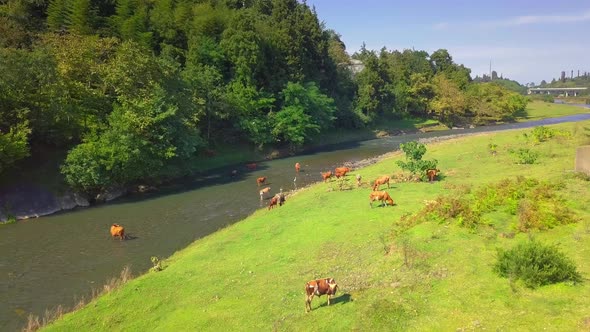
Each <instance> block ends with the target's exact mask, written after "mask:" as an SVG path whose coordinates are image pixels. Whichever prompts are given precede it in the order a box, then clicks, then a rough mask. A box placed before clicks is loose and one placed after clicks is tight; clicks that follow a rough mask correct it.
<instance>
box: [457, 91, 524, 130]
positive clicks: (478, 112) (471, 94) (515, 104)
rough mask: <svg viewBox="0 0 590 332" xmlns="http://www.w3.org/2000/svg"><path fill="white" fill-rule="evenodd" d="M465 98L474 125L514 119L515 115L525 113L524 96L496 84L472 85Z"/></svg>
mask: <svg viewBox="0 0 590 332" xmlns="http://www.w3.org/2000/svg"><path fill="white" fill-rule="evenodd" d="M467 98H468V103H469V109H470V111H471V113H472V114H473V122H475V123H476V124H487V123H490V122H495V121H507V120H511V119H514V117H515V115H516V114H518V113H520V112H524V111H525V109H526V105H527V99H526V98H525V97H524V96H522V95H520V94H518V93H516V92H512V91H509V90H508V89H506V88H504V87H502V86H501V85H498V84H496V82H491V83H481V84H472V85H471V86H469V88H468V90H467Z"/></svg>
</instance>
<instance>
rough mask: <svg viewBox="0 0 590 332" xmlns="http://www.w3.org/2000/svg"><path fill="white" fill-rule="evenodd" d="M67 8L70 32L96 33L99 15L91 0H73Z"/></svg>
mask: <svg viewBox="0 0 590 332" xmlns="http://www.w3.org/2000/svg"><path fill="white" fill-rule="evenodd" d="M67 10H68V16H67V20H66V21H67V26H68V30H69V31H70V32H73V33H76V34H80V35H90V34H93V33H95V29H96V26H97V19H98V15H97V10H96V8H95V7H94V6H93V4H92V1H91V0H71V1H69V2H68V8H67Z"/></svg>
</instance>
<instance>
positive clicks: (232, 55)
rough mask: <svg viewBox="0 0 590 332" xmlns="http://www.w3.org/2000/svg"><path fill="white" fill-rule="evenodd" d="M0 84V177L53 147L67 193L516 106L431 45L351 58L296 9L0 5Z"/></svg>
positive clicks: (291, 0)
mask: <svg viewBox="0 0 590 332" xmlns="http://www.w3.org/2000/svg"><path fill="white" fill-rule="evenodd" d="M351 58H354V59H357V60H360V61H362V63H363V65H364V69H363V70H362V71H360V72H359V73H356V74H355V73H353V72H352V71H351V70H350V69H349V68H350V67H349V64H350V61H351ZM0 72H1V73H2V75H0V172H2V171H4V170H5V169H7V168H8V167H11V165H14V164H15V162H17V161H18V160H20V159H23V158H25V157H27V156H29V155H30V154H31V151H32V150H33V149H32V147H35V146H39V145H41V146H43V147H45V148H55V149H66V150H68V151H69V152H68V154H67V157H66V158H65V160H64V161H63V163H62V167H61V169H62V173H63V174H64V176H65V178H66V181H67V183H68V184H69V185H70V186H72V187H73V188H76V189H78V190H82V191H85V192H87V193H90V194H96V193H98V192H101V191H103V190H106V189H107V188H109V187H111V186H113V185H119V186H124V185H127V184H132V183H134V182H136V181H139V180H146V179H162V178H174V177H179V176H182V175H186V174H190V172H191V169H192V167H193V165H194V164H195V162H197V161H196V160H198V159H195V158H197V157H198V156H199V155H200V154H202V153H203V152H204V151H207V150H208V149H212V148H214V147H215V146H216V145H219V144H232V143H235V142H248V144H250V145H251V146H252V147H257V148H262V147H265V146H277V147H290V148H291V149H297V148H299V147H302V146H304V145H305V144H306V143H309V142H310V141H311V140H313V139H314V138H315V137H317V135H318V134H319V133H320V132H323V131H326V130H330V129H333V128H350V129H354V128H361V127H364V126H370V125H371V124H373V123H376V122H377V121H380V120H381V119H383V118H388V119H401V118H404V117H425V118H434V119H437V120H439V121H441V122H442V123H444V124H446V125H449V126H451V125H455V124H460V123H475V124H483V123H488V122H491V121H498V120H510V119H511V118H512V117H513V115H514V114H515V113H516V112H518V111H521V110H524V107H525V105H526V100H525V98H524V97H522V96H521V95H519V94H518V93H515V92H513V91H510V90H508V89H506V88H505V87H502V86H501V85H498V84H494V83H478V84H476V83H474V82H472V79H471V77H470V70H469V69H468V68H465V67H464V66H463V65H460V64H456V63H455V62H454V61H453V59H452V57H451V55H450V54H449V53H448V52H447V51H446V50H444V49H441V50H437V51H435V52H433V53H432V54H430V55H429V54H428V53H427V52H424V51H416V50H403V51H389V50H386V49H382V50H381V51H380V52H375V51H370V50H367V49H365V47H362V49H361V51H359V52H357V53H355V54H353V55H352V57H351V56H349V55H348V53H347V52H346V46H345V45H344V43H343V42H342V41H341V39H340V36H339V35H338V33H337V32H335V31H333V30H330V29H327V28H326V27H325V26H324V24H323V23H322V22H321V21H320V19H319V18H318V16H317V14H316V12H315V10H314V9H313V8H310V7H309V6H308V5H307V4H306V3H305V2H303V3H300V2H298V1H296V0H158V1H155V0H49V1H48V0H8V1H3V2H2V3H1V4H0Z"/></svg>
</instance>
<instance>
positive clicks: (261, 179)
mask: <svg viewBox="0 0 590 332" xmlns="http://www.w3.org/2000/svg"><path fill="white" fill-rule="evenodd" d="M265 182H266V176H261V177H259V178H258V179H256V184H257V185H258V186H259V187H260V185H263V184H264V183H265Z"/></svg>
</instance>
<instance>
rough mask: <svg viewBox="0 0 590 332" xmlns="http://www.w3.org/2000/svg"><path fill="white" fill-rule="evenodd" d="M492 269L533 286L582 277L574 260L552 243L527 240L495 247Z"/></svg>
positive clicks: (575, 279)
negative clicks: (496, 257) (494, 260)
mask: <svg viewBox="0 0 590 332" xmlns="http://www.w3.org/2000/svg"><path fill="white" fill-rule="evenodd" d="M494 271H495V272H496V273H498V274H499V275H500V276H502V277H505V278H510V279H512V280H514V279H519V280H521V281H522V282H523V283H524V284H525V285H526V286H527V287H529V288H536V287H539V286H543V285H549V284H555V283H558V282H563V281H571V282H580V281H582V276H581V275H580V273H579V272H578V271H577V270H576V266H575V265H574V263H573V262H572V261H571V260H570V259H569V258H567V257H566V256H565V255H564V254H563V253H561V252H560V251H559V250H558V249H557V248H556V247H555V246H547V245H543V244H541V243H539V242H537V241H528V242H524V243H521V244H519V245H517V246H516V247H514V248H512V249H510V250H508V251H504V250H501V249H498V261H497V262H496V264H495V265H494Z"/></svg>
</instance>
